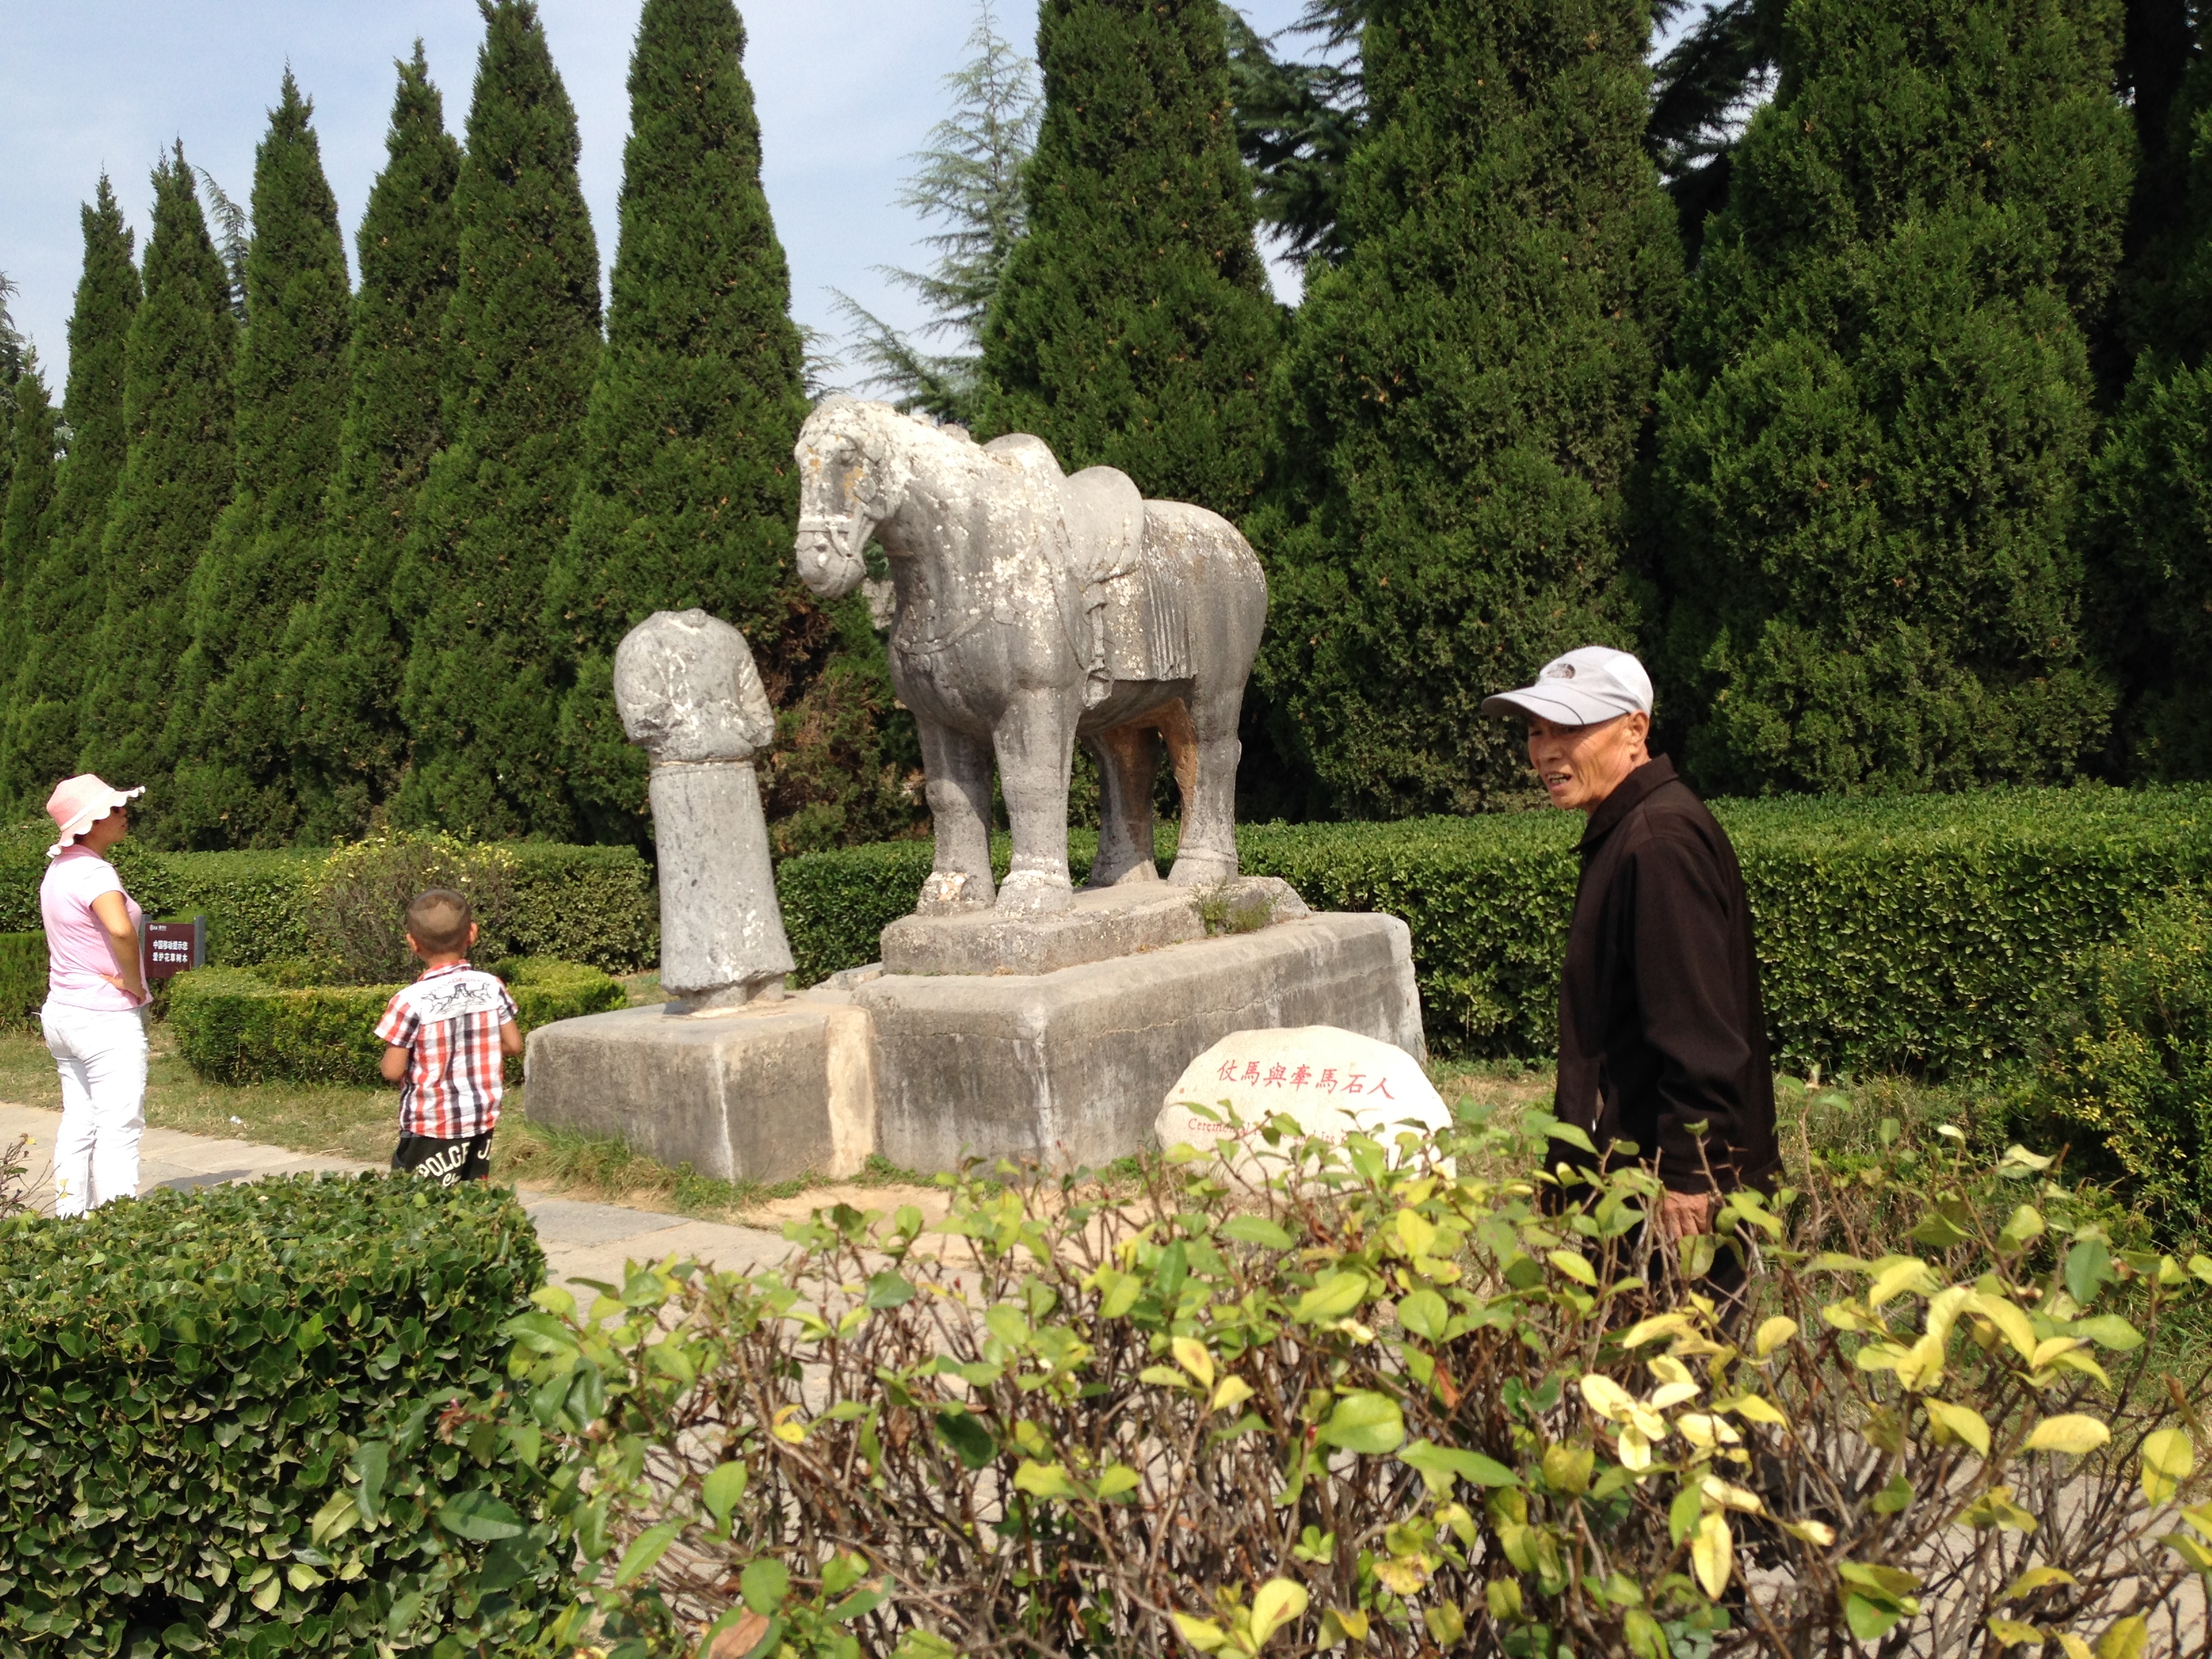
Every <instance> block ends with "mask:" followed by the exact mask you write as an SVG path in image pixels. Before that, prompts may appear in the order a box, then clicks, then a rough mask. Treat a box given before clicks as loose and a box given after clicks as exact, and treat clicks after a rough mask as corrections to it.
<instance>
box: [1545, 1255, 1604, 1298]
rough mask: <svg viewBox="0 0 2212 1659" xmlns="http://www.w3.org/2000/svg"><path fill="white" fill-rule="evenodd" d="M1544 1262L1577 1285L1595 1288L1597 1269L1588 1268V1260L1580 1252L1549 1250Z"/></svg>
mask: <svg viewBox="0 0 2212 1659" xmlns="http://www.w3.org/2000/svg"><path fill="white" fill-rule="evenodd" d="M1544 1260H1545V1261H1548V1262H1550V1263H1551V1264H1552V1265H1553V1267H1557V1268H1558V1269H1559V1271H1560V1272H1561V1273H1565V1275H1566V1276H1567V1277H1568V1278H1570V1279H1573V1280H1574V1281H1575V1282H1576V1283H1577V1284H1578V1285H1589V1286H1590V1288H1591V1289H1593V1290H1595V1289H1596V1288H1597V1269H1596V1268H1595V1267H1591V1266H1590V1264H1589V1258H1588V1257H1587V1256H1585V1255H1583V1253H1582V1252H1581V1251H1579V1250H1550V1251H1547V1252H1546V1253H1545V1256H1544Z"/></svg>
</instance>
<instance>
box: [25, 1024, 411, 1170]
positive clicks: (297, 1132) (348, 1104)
mask: <svg viewBox="0 0 2212 1659" xmlns="http://www.w3.org/2000/svg"><path fill="white" fill-rule="evenodd" d="M151 1043H152V1050H153V1052H152V1054H151V1056H150V1063H149V1066H148V1068H147V1074H146V1122H147V1125H148V1127H151V1128H156V1129H181V1130H183V1131H184V1132H185V1133H186V1134H194V1135H206V1136H208V1137H210V1139H218V1140H251V1141H256V1142H258V1143H260V1144H261V1145H263V1146H284V1147H289V1148H290V1149H291V1150H292V1151H294V1152H316V1153H320V1154H322V1155H323V1156H325V1157H327V1158H357V1159H359V1160H360V1161H362V1163H365V1164H381V1163H384V1162H385V1161H386V1160H387V1159H389V1158H391V1156H392V1146H393V1145H394V1143H396V1142H397V1141H398V1138H399V1091H398V1090H397V1089H360V1088H352V1087H349V1086H347V1085H343V1084H325V1083H265V1084H258V1085H254V1086H252V1087H251V1088H243V1089H233V1088H228V1087H226V1086H224V1085H222V1084H219V1083H204V1082H202V1081H201V1080H200V1079H198V1078H197V1077H195V1076H194V1075H193V1074H192V1071H191V1067H190V1066H186V1065H185V1062H184V1060H182V1059H181V1058H180V1057H179V1055H178V1054H177V1049H176V1042H175V1039H174V1037H173V1035H172V1034H171V1032H170V1030H169V1029H168V1027H167V1026H166V1025H163V1024H160V1023H159V1022H158V1021H157V1022H156V1023H155V1025H154V1028H153V1030H152V1033H151ZM0 1099H4V1100H8V1101H11V1102H13V1103H15V1104H17V1105H21V1106H38V1107H43V1108H44V1109H46V1110H47V1111H50V1112H57V1111H59V1110H60V1109H61V1104H62V1091H61V1081H60V1079H58V1078H57V1077H56V1076H55V1075H54V1062H53V1057H52V1055H51V1054H47V1052H46V1042H45V1041H44V1040H43V1039H42V1038H40V1037H39V1036H36V1035H34V1034H31V1033H27V1032H21V1031H7V1032H0Z"/></svg>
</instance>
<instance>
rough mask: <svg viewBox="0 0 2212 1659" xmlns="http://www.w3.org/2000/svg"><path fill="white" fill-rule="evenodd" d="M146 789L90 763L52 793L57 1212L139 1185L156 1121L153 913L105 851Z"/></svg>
mask: <svg viewBox="0 0 2212 1659" xmlns="http://www.w3.org/2000/svg"><path fill="white" fill-rule="evenodd" d="M143 793H145V792H144V791H143V790H141V789H114V788H111V787H108V785H106V783H103V782H102V781H100V779H98V778H96V777H94V775H92V774H91V773H89V772H87V773H84V774H83V775H81V776H78V777H74V778H70V779H67V780H65V781H63V782H61V783H59V784H57V785H56V786H55V787H54V793H53V794H52V796H51V797H50V798H49V799H48V800H47V802H46V811H47V814H48V815H49V816H50V817H52V819H53V821H54V826H55V828H56V829H58V830H59V831H60V832H61V833H60V838H59V839H58V841H57V842H56V843H55V844H54V845H53V846H52V847H50V848H47V849H46V856H47V858H49V859H50V860H52V863H50V864H48V865H47V866H46V880H45V881H44V882H42V883H41V884H40V887H39V908H40V910H41V911H42V912H43V913H44V915H45V917H46V957H47V961H48V963H49V967H48V970H47V975H46V1006H45V1008H44V1009H42V1010H41V1011H40V1023H41V1024H43V1025H44V1027H45V1028H46V1048H47V1050H48V1052H49V1053H51V1054H52V1055H53V1057H54V1064H55V1065H56V1066H59V1067H60V1068H61V1074H62V1127H61V1130H60V1133H58V1134H57V1135H56V1136H55V1137H54V1213H55V1214H56V1215H62V1216H68V1215H82V1214H83V1213H84V1212H85V1211H86V1210H88V1209H89V1208H91V1207H93V1206H96V1205H100V1204H105V1203H106V1202H107V1201H108V1200H110V1199H112V1198H131V1197H134V1196H136V1195H137V1191H138V1139H139V1137H140V1135H141V1134H143V1133H144V1131H145V1127H146V1113H145V1106H146V1016H145V1012H144V1010H145V1006H146V981H145V977H144V968H143V963H141V961H140V958H139V954H138V939H139V930H140V928H141V927H143V925H144V922H145V917H144V915H143V913H142V912H141V911H140V910H139V908H138V906H137V903H136V902H133V901H132V899H131V895H130V894H128V893H126V892H125V891H124V890H123V882H122V879H121V878H119V877H118V876H117V875H116V873H115V866H113V865H112V864H110V863H109V862H108V861H107V860H106V856H105V854H106V852H107V849H108V848H111V847H112V846H114V845H115V843H116V842H118V841H121V840H122V839H123V837H124V836H125V834H126V833H127V832H128V830H129V829H130V827H131V825H130V818H129V816H128V814H126V813H125V811H124V810H123V808H124V803H125V801H128V800H130V799H131V798H132V797H133V796H136V795H140V794H143Z"/></svg>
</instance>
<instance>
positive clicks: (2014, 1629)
mask: <svg viewBox="0 0 2212 1659" xmlns="http://www.w3.org/2000/svg"><path fill="white" fill-rule="evenodd" d="M1990 1635H1992V1636H1994V1637H1996V1638H1997V1645H1998V1646H1999V1647H2006V1648H2016V1647H2018V1646H2019V1645H2020V1644H2021V1643H2023V1642H2040V1641H2042V1640H2043V1632H2041V1631H2039V1630H2038V1629H2036V1627H2035V1626H2033V1625H2023V1624H2021V1622H2020V1620H2017V1619H1994V1618H1993V1619H1991V1620H1990Z"/></svg>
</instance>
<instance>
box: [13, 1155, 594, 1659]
mask: <svg viewBox="0 0 2212 1659" xmlns="http://www.w3.org/2000/svg"><path fill="white" fill-rule="evenodd" d="M544 1271H545V1262H544V1255H543V1254H542V1253H541V1252H540V1251H539V1249H538V1242H537V1238H536V1236H535V1235H534V1233H533V1232H532V1228H531V1225H530V1221H529V1218H528V1217H526V1215H525V1214H524V1213H523V1212H522V1209H521V1207H520V1206H519V1205H518V1204H516V1203H515V1201H514V1200H513V1196H512V1195H511V1194H507V1193H505V1192H502V1191H496V1190H493V1189H490V1188H484V1187H480V1186H478V1187H469V1186H464V1187H460V1188H453V1189H451V1190H441V1189H440V1188H436V1187H435V1186H434V1185H432V1184H431V1183H429V1182H416V1181H403V1180H396V1179H395V1180H387V1179H383V1178H380V1177H356V1178H349V1179H337V1178H325V1179H320V1180H318V1179H314V1178H312V1177H306V1176H292V1177H278V1178H274V1179H270V1180H265V1181H261V1182H255V1183H253V1184H252V1185H250V1186H237V1187H220V1188H208V1189H204V1190H202V1191H199V1192H196V1193H191V1194H182V1193H173V1192H167V1191H161V1192H155V1193H154V1194H150V1195H149V1196H148V1197H145V1198H142V1199H139V1200H136V1201H135V1202H130V1203H120V1204H113V1205H109V1206H106V1207H104V1208H102V1209H100V1210H97V1211H95V1212H93V1213H92V1214H91V1215H90V1216H89V1217H87V1218H83V1219H80V1220H67V1221H57V1220H54V1219H52V1218H42V1217H21V1218H16V1219H14V1220H11V1221H9V1222H7V1223H5V1224H0V1354H4V1355H5V1356H6V1358H5V1362H4V1363H3V1364H0V1424H4V1425H6V1426H5V1430H4V1438H3V1439H0V1468H4V1469H5V1472H6V1473H5V1478H4V1480H0V1652H4V1653H6V1654H8V1655H9V1656H10V1659H33V1656H36V1659H48V1656H52V1659H61V1656H85V1659H90V1656H95V1655H99V1656H112V1655H118V1654H128V1655H132V1656H137V1659H149V1656H153V1655H156V1654H162V1653H176V1654H185V1653H189V1654H208V1655H222V1656H235V1659H275V1656H278V1655H283V1654H292V1653H297V1654H301V1655H314V1656H323V1655H329V1654H343V1655H357V1656H361V1659H372V1656H382V1659H388V1656H391V1655H392V1654H394V1653H396V1652H404V1651H416V1650H428V1649H430V1648H432V1647H433V1645H434V1644H442V1645H440V1647H439V1650H440V1651H441V1652H452V1651H454V1650H456V1647H455V1644H461V1645H462V1646H464V1647H465V1648H467V1649H470V1650H475V1649H477V1648H479V1647H482V1646H490V1645H498V1646H501V1647H502V1648H506V1649H507V1650H512V1648H513V1647H514V1646H517V1645H520V1644H523V1643H526V1642H527V1641H528V1640H529V1639H530V1638H532V1635H533V1634H534V1633H535V1632H537V1631H538V1628H539V1627H540V1625H541V1623H542V1617H543V1615H542V1613H541V1612H540V1611H539V1610H538V1609H540V1608H542V1607H543V1606H544V1605H545V1603H546V1601H547V1599H548V1598H549V1597H551V1596H553V1595H555V1594H556V1591H557V1590H558V1589H559V1588H560V1585H561V1582H562V1566H561V1563H560V1561H559V1559H558V1558H557V1557H554V1556H550V1555H541V1556H539V1557H538V1558H537V1559H534V1560H532V1561H531V1562H529V1564H528V1565H527V1566H526V1567H525V1568H524V1569H523V1570H522V1571H520V1574H519V1575H518V1576H516V1577H510V1578H509V1579H507V1582H506V1583H505V1584H504V1585H503V1586H502V1587H501V1588H500V1589H498V1590H496V1591H490V1592H488V1591H486V1590H485V1589H483V1583H482V1580H483V1576H484V1574H485V1572H486V1571H487V1568H488V1567H489V1565H490V1562H489V1557H490V1556H491V1555H492V1554H494V1553H495V1549H494V1550H488V1549H487V1548H486V1547H485V1542H486V1540H485V1534H484V1533H483V1529H482V1528H480V1527H475V1526H474V1525H473V1523H472V1522H471V1518H470V1517H471V1516H476V1515H478V1514H482V1513H483V1512H485V1511H486V1510H490V1509H492V1508H495V1507H506V1506H507V1499H506V1497H505V1496H504V1495H507V1494H512V1493H517V1492H520V1490H521V1489H522V1488H523V1486H525V1484H526V1481H525V1477H526V1474H527V1473H528V1471H527V1468H526V1465H527V1462H528V1460H527V1459H526V1458H522V1457H520V1455H519V1454H518V1453H517V1452H516V1451H515V1450H514V1449H512V1448H510V1447H503V1446H497V1445H481V1446H471V1447H470V1448H468V1449H463V1448H462V1447H459V1446H453V1445H447V1444H444V1443H443V1442H442V1441H441V1440H440V1439H439V1438H438V1432H439V1425H440V1421H441V1417H440V1406H439V1404H438V1403H437V1402H441V1401H445V1400H447V1399H450V1398H452V1397H453V1396H455V1395H477V1394H482V1393H483V1392H485V1391H487V1390H488V1389H491V1388H493V1387H495V1385H496V1383H497V1379H498V1376H499V1375H500V1371H501V1366H502V1364H503V1362H504V1359H505V1357H506V1352H507V1337H506V1336H505V1334H503V1327H504V1326H505V1324H506V1323H507V1321H508V1320H509V1319H510V1318H512V1317H513V1316H514V1315H515V1314H516V1313H517V1312H518V1311H520V1310H523V1309H524V1308H526V1306H527V1302H526V1298H527V1297H529V1295H530V1293H531V1292H532V1291H533V1290H535V1289H536V1288H537V1287H538V1285H539V1284H540V1283H542V1282H543V1280H544ZM393 1402H405V1403H401V1404H394V1403H393ZM364 1441H374V1442H375V1443H379V1444H389V1443H398V1444H401V1445H404V1446H407V1447H409V1448H410V1455H412V1456H414V1457H415V1460H416V1462H417V1463H419V1464H421V1465H422V1466H424V1467H426V1468H428V1470H429V1471H430V1474H429V1476H428V1484H427V1486H426V1487H425V1489H424V1490H423V1491H422V1493H421V1494H420V1495H419V1496H418V1497H415V1498H410V1499H409V1500H408V1502H407V1504H405V1505H404V1508H403V1507H402V1506H400V1505H398V1504H390V1505H389V1507H388V1508H386V1509H385V1510H379V1508H378V1493H377V1492H376V1491H375V1484H376V1483H374V1482H370V1483H368V1486H369V1489H368V1493H367V1496H366V1498H364V1496H363V1494H362V1485H363V1480H364V1476H365V1474H368V1473H370V1472H372V1471H373V1469H374V1459H373V1458H372V1459H371V1460H369V1462H368V1463H367V1464H364V1462H363V1460H362V1455H361V1448H362V1443H363V1442H364ZM426 1446H427V1448H428V1449H423V1450H419V1451H417V1450H412V1449H418V1448H425V1447H426ZM349 1471H350V1472H351V1478H350V1480H349ZM364 1504H366V1506H367V1508H368V1510H369V1511H370V1512H374V1513H380V1514H382V1515H383V1516H385V1518H386V1524H384V1525H382V1526H380V1527H376V1528H362V1527H361V1526H360V1525H359V1524H358V1522H359V1519H360V1516H361V1515H362V1512H363V1507H364ZM524 1530H525V1528H523V1527H522V1526H520V1525H518V1526H517V1527H516V1528H515V1531H516V1533H517V1534H521V1533H522V1532H523V1531H524ZM512 1553H513V1552H512V1551H510V1552H509V1554H510V1556H511V1555H512Z"/></svg>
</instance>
